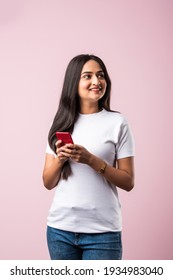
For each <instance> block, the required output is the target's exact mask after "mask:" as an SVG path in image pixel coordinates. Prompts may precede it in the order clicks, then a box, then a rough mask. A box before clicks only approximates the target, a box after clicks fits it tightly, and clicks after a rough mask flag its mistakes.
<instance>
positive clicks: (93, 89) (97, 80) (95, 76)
mask: <svg viewBox="0 0 173 280" xmlns="http://www.w3.org/2000/svg"><path fill="white" fill-rule="evenodd" d="M106 86H107V83H106V80H105V77H104V73H103V70H102V69H101V66H100V64H99V63H98V62H96V61H95V60H89V61H87V62H86V63H85V64H84V66H83V69H82V72H81V77H80V80H79V87H78V95H79V98H80V101H88V102H92V103H93V102H97V103H98V101H99V99H101V98H102V97H103V96H104V94H105V91H106Z"/></svg>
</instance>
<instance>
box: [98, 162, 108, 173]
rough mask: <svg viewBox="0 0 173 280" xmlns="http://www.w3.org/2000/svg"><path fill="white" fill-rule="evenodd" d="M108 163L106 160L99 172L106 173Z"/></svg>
mask: <svg viewBox="0 0 173 280" xmlns="http://www.w3.org/2000/svg"><path fill="white" fill-rule="evenodd" d="M106 166H107V164H106V163H105V162H104V164H103V165H102V167H101V168H100V170H99V171H98V173H104V172H105V169H106Z"/></svg>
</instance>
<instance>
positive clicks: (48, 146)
mask: <svg viewBox="0 0 173 280" xmlns="http://www.w3.org/2000/svg"><path fill="white" fill-rule="evenodd" d="M46 154H50V155H53V156H54V157H56V154H55V152H54V151H53V150H52V149H51V147H50V145H49V143H48V142H47V146H46Z"/></svg>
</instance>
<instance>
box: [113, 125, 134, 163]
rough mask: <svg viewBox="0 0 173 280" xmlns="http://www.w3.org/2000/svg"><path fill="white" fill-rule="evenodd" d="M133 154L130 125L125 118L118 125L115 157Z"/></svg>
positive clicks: (132, 138)
mask: <svg viewBox="0 0 173 280" xmlns="http://www.w3.org/2000/svg"><path fill="white" fill-rule="evenodd" d="M131 156H134V137H133V134H132V131H131V128H130V125H129V124H128V122H127V121H126V120H124V121H123V123H122V124H121V125H120V130H119V134H118V141H117V144H116V158H117V159H120V158H125V157H131Z"/></svg>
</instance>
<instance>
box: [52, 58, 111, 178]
mask: <svg viewBox="0 0 173 280" xmlns="http://www.w3.org/2000/svg"><path fill="white" fill-rule="evenodd" d="M89 60H95V61H96V62H97V63H99V65H100V66H101V69H102V71H103V73H104V77H105V80H106V83H107V87H106V92H105V94H104V96H103V97H102V98H101V99H100V100H99V108H100V109H101V108H104V109H106V110H107V111H111V110H110V91H111V80H110V78H109V75H108V72H107V69H106V66H105V64H104V63H103V61H102V60H101V59H100V58H99V57H97V56H95V55H89V54H81V55H78V56H75V57H74V58H73V59H72V60H71V61H70V63H69V64H68V66H67V70H66V73H65V77H64V83H63V88H62V93H61V97H60V101H59V107H58V110H57V112H56V115H55V117H54V120H53V123H52V126H51V128H50V131H49V135H48V141H49V145H50V147H51V148H52V150H53V151H54V152H55V151H56V147H55V143H56V141H57V139H56V136H55V132H56V131H64V132H67V131H68V132H71V133H72V132H73V128H74V124H75V122H76V120H77V118H78V113H79V110H80V108H79V97H78V85H79V80H80V77H81V71H82V68H83V66H84V64H85V63H86V62H87V61H89ZM70 174H71V168H70V164H69V162H68V161H66V162H65V164H64V166H63V169H62V178H63V179H67V178H68V176H69V175H70Z"/></svg>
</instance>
